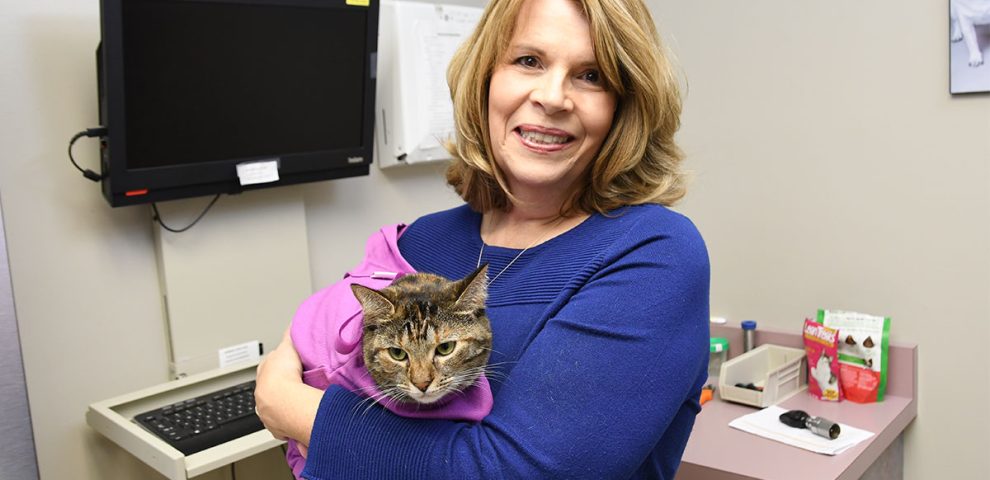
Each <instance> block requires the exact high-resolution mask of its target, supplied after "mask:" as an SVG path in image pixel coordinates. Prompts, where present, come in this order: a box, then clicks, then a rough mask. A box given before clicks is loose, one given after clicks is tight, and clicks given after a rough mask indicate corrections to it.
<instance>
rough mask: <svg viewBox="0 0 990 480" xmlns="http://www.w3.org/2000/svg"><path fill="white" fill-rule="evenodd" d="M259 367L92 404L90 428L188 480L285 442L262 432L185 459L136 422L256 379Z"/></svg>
mask: <svg viewBox="0 0 990 480" xmlns="http://www.w3.org/2000/svg"><path fill="white" fill-rule="evenodd" d="M256 368H257V363H251V364H242V365H239V366H234V367H227V368H222V369H216V370H211V371H208V372H203V373H198V374H195V375H190V376H188V377H185V378H182V379H179V380H174V381H171V382H166V383H163V384H160V385H155V386H153V387H148V388H146V389H143V390H139V391H136V392H132V393H128V394H124V395H121V396H118V397H114V398H111V399H107V400H103V401H100V402H96V403H93V404H91V405H90V406H89V409H88V410H87V412H86V423H88V424H89V425H90V427H92V428H93V429H94V430H96V431H97V432H99V433H101V434H102V435H104V436H105V437H107V438H108V439H110V440H111V441H113V442H114V443H116V444H117V445H119V446H120V447H121V448H123V449H125V450H127V451H128V452H130V453H131V454H132V455H134V456H136V457H137V458H138V459H140V460H141V461H142V462H144V463H146V464H147V465H148V466H150V467H151V468H153V469H155V470H156V471H158V472H159V473H161V474H162V475H165V476H166V477H168V478H169V479H171V480H187V479H188V478H190V477H195V476H197V475H201V474H203V473H206V472H208V471H210V470H214V469H217V468H220V467H223V466H225V465H229V464H231V463H233V462H236V461H238V460H241V459H243V458H247V457H250V456H252V455H255V454H257V453H260V452H263V451H265V450H268V449H270V448H274V447H277V446H279V445H281V444H282V443H284V442H283V441H281V440H276V439H275V438H274V437H272V435H271V434H270V433H268V431H267V430H259V431H256V432H253V433H249V434H247V435H244V436H241V437H239V438H236V439H234V440H231V441H228V442H225V443H221V444H219V445H216V446H214V447H210V448H207V449H205V450H202V451H199V452H196V453H193V454H191V455H185V454H183V453H182V452H180V451H179V450H177V449H176V448H175V447H173V446H172V445H169V444H168V443H167V442H166V441H165V440H162V439H161V438H159V437H157V436H155V435H154V434H152V433H151V432H149V431H148V430H146V429H144V428H143V427H142V426H141V425H139V424H138V423H136V422H135V421H133V419H134V417H135V416H136V415H138V414H141V413H144V412H148V411H151V410H155V409H159V408H162V407H165V406H167V405H171V404H175V403H177V402H179V401H186V400H188V399H190V398H194V397H198V396H201V395H205V394H207V393H211V392H215V391H217V390H221V389H224V388H227V387H233V386H235V385H238V384H241V383H244V382H248V381H251V380H254V374H255V369H256Z"/></svg>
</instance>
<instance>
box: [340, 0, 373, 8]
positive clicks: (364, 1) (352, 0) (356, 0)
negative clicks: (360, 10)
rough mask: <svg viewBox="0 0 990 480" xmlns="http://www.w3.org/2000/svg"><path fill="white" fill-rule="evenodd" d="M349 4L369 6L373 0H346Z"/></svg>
mask: <svg viewBox="0 0 990 480" xmlns="http://www.w3.org/2000/svg"><path fill="white" fill-rule="evenodd" d="M346 1H347V4H348V5H354V6H355V7H368V6H370V5H371V0H346Z"/></svg>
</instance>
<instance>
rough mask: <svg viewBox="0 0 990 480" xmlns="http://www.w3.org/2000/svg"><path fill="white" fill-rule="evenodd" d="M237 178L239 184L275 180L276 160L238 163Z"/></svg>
mask: <svg viewBox="0 0 990 480" xmlns="http://www.w3.org/2000/svg"><path fill="white" fill-rule="evenodd" d="M237 178H238V179H239V180H240V181H241V185H254V184H257V183H271V182H277V181H278V160H277V159H276V160H262V161H260V162H245V163H238V164H237Z"/></svg>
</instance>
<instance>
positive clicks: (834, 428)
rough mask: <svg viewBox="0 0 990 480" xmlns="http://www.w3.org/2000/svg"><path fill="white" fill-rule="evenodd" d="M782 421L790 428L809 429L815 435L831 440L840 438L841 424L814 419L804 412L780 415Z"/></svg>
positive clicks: (818, 418)
mask: <svg viewBox="0 0 990 480" xmlns="http://www.w3.org/2000/svg"><path fill="white" fill-rule="evenodd" d="M780 421H781V422H783V423H784V425H787V426H788V427H794V428H807V429H808V430H811V432H812V433H814V434H815V435H820V436H822V437H825V438H827V439H829V440H835V439H836V438H838V437H839V424H838V423H835V422H833V421H831V420H827V419H824V418H822V417H812V416H811V415H808V413H807V412H805V411H804V410H791V411H789V412H784V413H781V414H780Z"/></svg>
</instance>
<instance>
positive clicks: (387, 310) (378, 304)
mask: <svg viewBox="0 0 990 480" xmlns="http://www.w3.org/2000/svg"><path fill="white" fill-rule="evenodd" d="M351 291H352V292H354V297H355V298H357V300H358V302H360V303H361V308H362V309H364V318H365V320H366V321H367V319H369V318H388V317H389V316H391V315H392V314H393V313H395V305H394V304H392V302H391V301H390V300H389V299H388V298H386V297H385V295H382V294H381V292H379V291H378V290H374V289H371V288H368V287H366V286H364V285H358V284H356V283H352V284H351Z"/></svg>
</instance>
